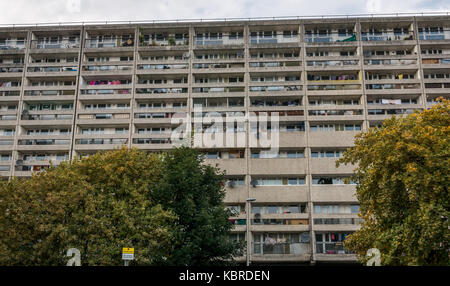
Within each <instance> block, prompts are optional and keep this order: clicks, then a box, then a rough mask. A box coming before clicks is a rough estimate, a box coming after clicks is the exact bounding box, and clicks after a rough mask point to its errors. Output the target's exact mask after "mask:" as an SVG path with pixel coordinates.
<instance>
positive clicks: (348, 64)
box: [306, 59, 360, 71]
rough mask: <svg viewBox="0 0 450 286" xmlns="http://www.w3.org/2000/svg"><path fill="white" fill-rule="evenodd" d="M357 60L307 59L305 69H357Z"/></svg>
mask: <svg viewBox="0 0 450 286" xmlns="http://www.w3.org/2000/svg"><path fill="white" fill-rule="evenodd" d="M359 68H360V66H359V60H356V59H354V60H350V59H349V60H323V61H319V60H317V61H307V62H306V70H311V71H315V70H359Z"/></svg>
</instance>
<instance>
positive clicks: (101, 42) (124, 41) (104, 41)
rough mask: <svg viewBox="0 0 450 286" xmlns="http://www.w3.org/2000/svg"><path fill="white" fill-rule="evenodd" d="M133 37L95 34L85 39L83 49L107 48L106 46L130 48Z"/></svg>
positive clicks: (132, 43)
mask: <svg viewBox="0 0 450 286" xmlns="http://www.w3.org/2000/svg"><path fill="white" fill-rule="evenodd" d="M132 47H134V39H133V38H132V37H120V36H97V37H92V38H89V39H86V41H85V49H107V48H128V49H129V48H132Z"/></svg>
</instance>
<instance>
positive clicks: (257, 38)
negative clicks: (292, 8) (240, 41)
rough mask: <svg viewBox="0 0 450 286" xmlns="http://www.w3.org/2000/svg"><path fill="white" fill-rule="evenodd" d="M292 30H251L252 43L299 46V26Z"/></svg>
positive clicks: (269, 45)
mask: <svg viewBox="0 0 450 286" xmlns="http://www.w3.org/2000/svg"><path fill="white" fill-rule="evenodd" d="M293 28H295V30H290V31H258V32H257V31H252V32H250V39H249V40H250V45H254V46H258V47H261V46H267V47H271V46H274V45H276V46H277V47H278V46H279V47H286V46H287V47H298V46H299V45H300V39H299V36H298V27H293Z"/></svg>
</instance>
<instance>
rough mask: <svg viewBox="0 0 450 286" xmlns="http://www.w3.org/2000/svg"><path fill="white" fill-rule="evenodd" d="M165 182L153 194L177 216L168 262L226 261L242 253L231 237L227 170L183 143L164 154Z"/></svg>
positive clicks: (192, 263)
mask: <svg viewBox="0 0 450 286" xmlns="http://www.w3.org/2000/svg"><path fill="white" fill-rule="evenodd" d="M162 169H163V171H162V178H161V182H159V183H158V185H157V186H156V187H155V188H152V190H153V192H152V193H151V196H152V198H153V199H155V200H156V202H157V203H159V204H161V205H162V206H163V207H164V209H167V210H170V211H172V212H173V213H174V214H175V215H176V216H177V217H178V221H177V230H176V235H175V237H176V244H175V245H174V252H173V253H172V255H171V256H170V257H167V260H165V261H161V264H164V265H178V266H185V265H189V266H198V265H224V264H228V263H231V261H232V258H233V257H234V256H236V255H239V254H241V250H242V244H240V243H238V242H233V241H231V240H230V239H229V233H230V230H231V229H232V227H233V226H232V225H231V224H230V222H229V221H228V218H229V217H230V216H231V212H230V211H229V210H226V209H225V205H224V203H223V199H224V197H225V189H224V183H223V182H224V173H223V172H220V170H219V169H218V168H216V167H212V166H209V165H205V164H204V158H203V156H202V155H201V154H200V153H199V152H198V151H196V150H194V149H191V148H188V147H180V148H176V149H173V150H171V151H170V152H169V153H167V154H165V156H164V158H163V168H162Z"/></svg>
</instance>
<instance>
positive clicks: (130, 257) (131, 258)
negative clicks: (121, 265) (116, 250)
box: [122, 253, 134, 260]
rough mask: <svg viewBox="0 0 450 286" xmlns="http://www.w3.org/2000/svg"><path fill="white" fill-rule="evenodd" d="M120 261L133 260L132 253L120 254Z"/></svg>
mask: <svg viewBox="0 0 450 286" xmlns="http://www.w3.org/2000/svg"><path fill="white" fill-rule="evenodd" d="M122 259H123V260H133V259H134V254H132V253H122Z"/></svg>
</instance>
